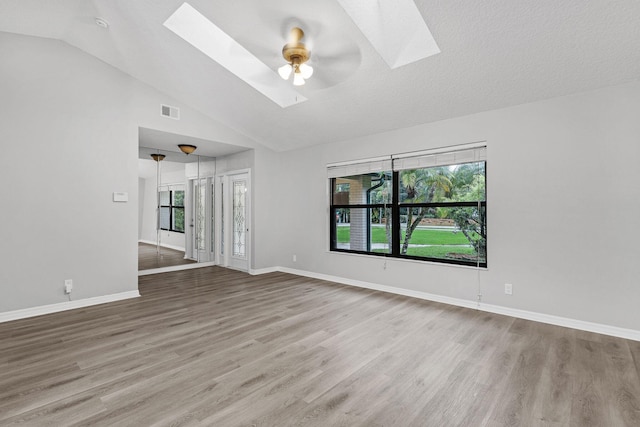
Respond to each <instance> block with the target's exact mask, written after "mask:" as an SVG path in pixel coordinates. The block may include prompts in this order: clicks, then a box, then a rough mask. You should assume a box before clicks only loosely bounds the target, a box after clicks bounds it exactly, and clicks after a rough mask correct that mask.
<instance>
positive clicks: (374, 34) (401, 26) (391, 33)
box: [338, 0, 440, 69]
mask: <svg viewBox="0 0 640 427" xmlns="http://www.w3.org/2000/svg"><path fill="white" fill-rule="evenodd" d="M338 3H340V5H341V6H342V8H343V9H344V10H345V12H347V14H348V15H349V16H350V17H351V19H352V20H353V22H354V23H355V24H356V25H357V26H358V28H360V31H362V34H364V36H365V37H366V38H367V39H368V40H369V43H371V45H372V46H373V48H374V49H375V50H377V51H378V53H379V54H380V56H382V59H384V61H385V62H386V63H387V65H389V67H391V68H392V69H393V68H398V67H402V66H403V65H407V64H410V63H412V62H416V61H419V60H421V59H423V58H427V57H429V56H432V55H435V54H437V53H440V48H438V45H437V44H436V41H435V40H434V38H433V35H432V34H431V31H429V28H428V27H427V24H426V23H425V22H424V19H422V15H421V14H420V11H419V10H418V8H417V6H416V5H415V3H414V2H413V0H376V1H371V0H338Z"/></svg>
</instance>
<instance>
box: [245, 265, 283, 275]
mask: <svg viewBox="0 0 640 427" xmlns="http://www.w3.org/2000/svg"><path fill="white" fill-rule="evenodd" d="M278 271H282V270H281V269H279V268H278V267H267V268H252V269H250V270H249V274H250V275H252V276H258V275H260V274H267V273H277V272H278Z"/></svg>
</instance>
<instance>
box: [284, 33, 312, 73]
mask: <svg viewBox="0 0 640 427" xmlns="http://www.w3.org/2000/svg"><path fill="white" fill-rule="evenodd" d="M302 37H304V32H303V31H302V30H301V29H300V28H298V27H295V28H293V29H292V30H291V42H290V43H287V44H286V45H284V47H283V48H282V56H283V57H284V59H285V60H286V61H287V62H289V63H291V64H295V65H300V64H303V63H305V62H307V61H308V60H309V58H310V57H311V52H309V50H307V48H306V47H305V45H304V43H302V42H301V41H300V39H302Z"/></svg>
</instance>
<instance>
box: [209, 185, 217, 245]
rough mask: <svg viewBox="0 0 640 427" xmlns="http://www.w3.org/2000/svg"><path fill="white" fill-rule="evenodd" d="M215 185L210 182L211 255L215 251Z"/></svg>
mask: <svg viewBox="0 0 640 427" xmlns="http://www.w3.org/2000/svg"><path fill="white" fill-rule="evenodd" d="M214 191H215V184H214V182H213V181H212V182H211V224H210V225H211V253H214V252H215V249H216V239H215V237H216V234H215V229H216V226H215V225H216V224H215V209H214V207H215V206H214V203H215V202H214V201H215V197H214V195H215V192H214Z"/></svg>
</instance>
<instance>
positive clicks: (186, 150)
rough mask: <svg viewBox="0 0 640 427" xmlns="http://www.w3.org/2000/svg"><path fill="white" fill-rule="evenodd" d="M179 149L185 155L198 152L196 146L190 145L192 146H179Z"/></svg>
mask: <svg viewBox="0 0 640 427" xmlns="http://www.w3.org/2000/svg"><path fill="white" fill-rule="evenodd" d="M178 148H179V149H180V151H182V152H183V153H184V154H187V155H189V154H191V153H193V152H194V151H196V148H198V147H196V146H195V145H190V144H178Z"/></svg>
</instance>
